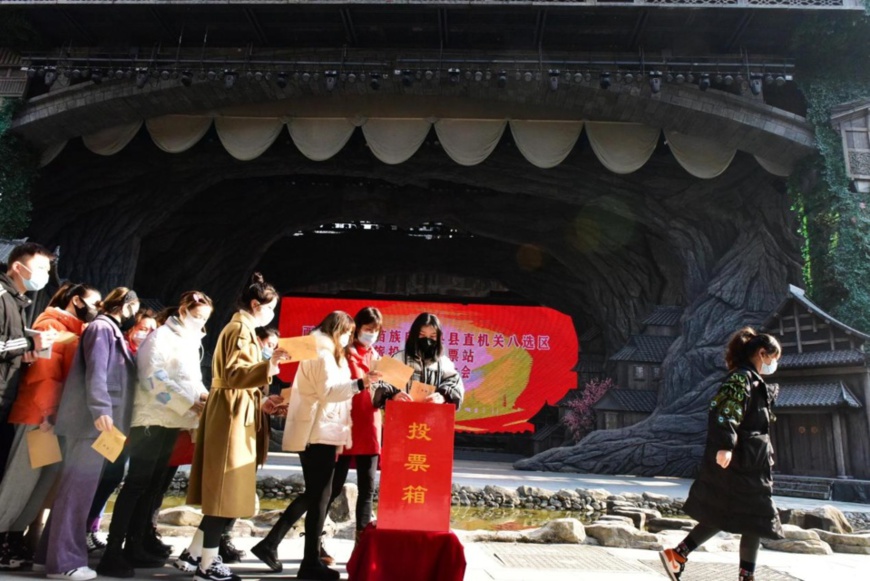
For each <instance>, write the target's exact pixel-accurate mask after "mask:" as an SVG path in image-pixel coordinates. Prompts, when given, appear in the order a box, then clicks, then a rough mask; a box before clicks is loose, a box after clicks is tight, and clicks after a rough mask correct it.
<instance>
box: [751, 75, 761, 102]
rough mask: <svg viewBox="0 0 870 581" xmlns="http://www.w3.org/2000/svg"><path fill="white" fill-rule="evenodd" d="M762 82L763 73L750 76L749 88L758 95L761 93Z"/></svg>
mask: <svg viewBox="0 0 870 581" xmlns="http://www.w3.org/2000/svg"><path fill="white" fill-rule="evenodd" d="M762 83H763V79H762V77H761V75H752V76H751V77H749V90H750V91H752V94H753V95H755V96H756V97H757V96H758V95H760V94H761V85H762Z"/></svg>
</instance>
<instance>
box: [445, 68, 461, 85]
mask: <svg viewBox="0 0 870 581" xmlns="http://www.w3.org/2000/svg"><path fill="white" fill-rule="evenodd" d="M447 76H448V78H449V79H450V82H451V83H453V84H454V85H455V84H457V83H458V82H459V69H454V68H450V69H447Z"/></svg>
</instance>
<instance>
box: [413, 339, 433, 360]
mask: <svg viewBox="0 0 870 581" xmlns="http://www.w3.org/2000/svg"><path fill="white" fill-rule="evenodd" d="M417 346H418V347H419V349H420V355H422V356H423V357H424V358H426V359H435V357H436V356H437V355H438V341H436V340H435V339H419V340H418V341H417Z"/></svg>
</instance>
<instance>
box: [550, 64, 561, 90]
mask: <svg viewBox="0 0 870 581" xmlns="http://www.w3.org/2000/svg"><path fill="white" fill-rule="evenodd" d="M548 74H549V75H550V90H551V91H556V90H558V89H559V76H560V75H561V73H560V72H559V70H558V69H550V70H549V72H548Z"/></svg>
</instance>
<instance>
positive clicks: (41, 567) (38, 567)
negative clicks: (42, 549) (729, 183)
mask: <svg viewBox="0 0 870 581" xmlns="http://www.w3.org/2000/svg"><path fill="white" fill-rule="evenodd" d="M30 570H31V571H33V572H34V573H45V563H34V564H33V565H32V566H31V567H30Z"/></svg>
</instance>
